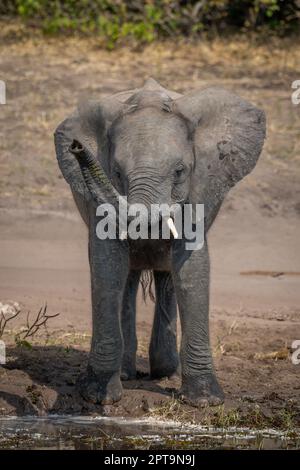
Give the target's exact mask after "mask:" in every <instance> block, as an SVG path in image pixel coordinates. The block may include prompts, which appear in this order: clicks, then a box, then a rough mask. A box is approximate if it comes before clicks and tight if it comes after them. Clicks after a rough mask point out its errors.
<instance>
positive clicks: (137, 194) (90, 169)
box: [69, 140, 177, 238]
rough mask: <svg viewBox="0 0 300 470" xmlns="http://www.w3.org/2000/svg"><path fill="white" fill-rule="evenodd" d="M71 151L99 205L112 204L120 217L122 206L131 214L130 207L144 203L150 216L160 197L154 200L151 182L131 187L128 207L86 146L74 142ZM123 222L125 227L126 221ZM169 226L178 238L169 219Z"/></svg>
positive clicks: (124, 234) (139, 183)
mask: <svg viewBox="0 0 300 470" xmlns="http://www.w3.org/2000/svg"><path fill="white" fill-rule="evenodd" d="M69 151H70V152H71V153H72V154H73V155H74V156H75V157H76V159H77V161H78V163H79V165H80V168H81V171H82V174H83V177H84V180H85V183H86V185H87V187H88V189H89V191H90V193H91V195H92V197H93V199H94V201H96V202H97V204H103V203H111V204H112V205H113V206H114V207H115V208H116V209H117V210H118V212H119V217H120V215H121V214H124V210H121V211H120V209H122V206H123V208H125V209H126V212H125V214H127V213H128V212H129V213H130V207H133V202H134V204H136V203H140V204H141V203H142V204H144V205H145V206H146V207H147V209H148V214H149V215H150V204H151V203H152V204H153V203H155V201H158V198H157V196H158V195H156V199H154V195H155V191H154V190H153V186H151V184H150V183H149V181H148V182H147V179H146V180H145V181H142V179H139V181H138V182H136V184H135V185H132V186H131V191H130V194H129V200H130V202H131V203H132V204H131V205H130V203H129V205H127V201H126V199H125V198H124V197H123V196H121V195H120V194H119V192H118V191H117V190H116V189H115V187H114V186H113V185H112V183H111V182H110V180H109V179H108V177H107V175H106V173H105V172H104V170H103V168H102V167H101V165H100V163H99V162H98V160H96V158H95V157H94V155H93V154H92V153H91V152H90V151H89V150H88V149H87V148H86V147H85V146H83V145H82V144H81V143H80V142H79V141H78V140H73V142H72V144H71V145H70V147H69ZM152 179H153V176H152ZM157 204H159V202H157ZM146 217H147V219H148V220H149V218H148V215H146ZM159 218H160V214H159V213H158V214H157V220H156V222H157V221H158V220H159ZM119 222H120V221H119ZM123 222H124V223H123V227H124V224H126V221H123ZM152 223H153V219H152ZM168 225H169V228H170V230H171V232H172V233H173V236H174V237H175V238H177V237H176V229H175V226H174V224H173V222H172V219H171V218H169V219H168ZM126 237H127V235H126V233H124V232H122V233H121V237H120V238H126Z"/></svg>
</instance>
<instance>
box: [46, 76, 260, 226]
mask: <svg viewBox="0 0 300 470" xmlns="http://www.w3.org/2000/svg"><path fill="white" fill-rule="evenodd" d="M264 138H265V115H264V113H263V111H261V110H259V109H258V108H256V107H255V106H253V105H251V104H250V103H248V102H247V101H245V100H243V99H241V98H239V97H238V96H237V95H235V94H233V93H231V92H228V91H225V90H223V89H220V88H216V87H212V88H206V89H202V90H199V91H194V92H192V93H189V94H187V95H185V96H182V95H179V94H177V93H174V92H170V91H168V90H166V89H165V88H163V87H161V86H160V85H159V84H158V83H157V82H155V81H154V80H153V79H149V80H148V81H147V82H146V84H145V85H144V87H143V88H141V89H139V90H133V91H129V92H125V93H121V94H118V95H114V96H112V97H109V98H106V99H104V100H102V101H100V102H99V103H88V104H84V105H81V106H79V109H78V112H77V113H76V114H74V115H73V116H71V117H69V118H68V119H66V120H65V121H64V122H63V123H62V124H61V125H60V126H59V127H58V128H57V130H56V133H55V144H56V152H57V157H58V162H59V165H60V168H61V170H62V173H63V175H64V177H65V179H66V180H67V181H68V183H69V184H70V185H71V187H72V189H73V191H75V192H77V193H80V194H81V195H82V196H83V197H84V198H85V199H87V200H94V201H96V202H97V203H100V202H107V201H108V202H114V201H116V199H117V198H118V197H119V196H120V195H121V196H123V195H126V196H127V197H128V203H129V204H132V203H143V204H145V205H146V206H150V204H162V203H165V204H169V205H171V204H174V203H179V204H183V203H185V202H189V203H192V204H197V203H202V204H204V206H205V214H206V215H205V217H206V228H208V227H209V226H210V225H211V223H212V221H213V219H214V217H215V216H216V214H217V212H218V210H219V208H220V206H221V203H222V201H223V199H224V197H225V195H226V193H227V192H228V191H229V189H230V188H231V187H232V186H234V185H235V183H237V182H238V181H239V180H241V179H242V178H243V177H244V176H245V175H247V174H248V173H249V172H250V171H251V170H252V169H253V168H254V166H255V164H256V162H257V159H258V157H259V154H260V152H261V150H262V146H263V142H264Z"/></svg>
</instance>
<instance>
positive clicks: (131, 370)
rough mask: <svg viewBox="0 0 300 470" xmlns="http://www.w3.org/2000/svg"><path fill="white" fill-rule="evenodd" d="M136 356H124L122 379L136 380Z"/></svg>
mask: <svg viewBox="0 0 300 470" xmlns="http://www.w3.org/2000/svg"><path fill="white" fill-rule="evenodd" d="M135 360H136V359H135V356H133V357H132V356H128V357H127V356H125V357H123V362H122V368H121V380H124V381H126V380H134V379H136V376H137V372H136V365H135Z"/></svg>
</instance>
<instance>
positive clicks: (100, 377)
mask: <svg viewBox="0 0 300 470" xmlns="http://www.w3.org/2000/svg"><path fill="white" fill-rule="evenodd" d="M77 387H78V391H79V393H80V395H81V396H82V397H83V398H84V399H85V400H87V401H90V402H92V403H99V404H101V405H112V404H113V403H115V402H117V401H119V400H120V399H121V396H122V384H121V380H120V373H119V371H117V372H107V371H105V372H97V373H96V372H95V371H94V370H93V369H92V368H91V367H90V366H88V368H87V371H86V372H85V373H84V374H82V375H81V376H80V377H79V379H78V381H77Z"/></svg>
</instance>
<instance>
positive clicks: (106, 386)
mask: <svg viewBox="0 0 300 470" xmlns="http://www.w3.org/2000/svg"><path fill="white" fill-rule="evenodd" d="M89 251H90V253H89V255H90V256H89V258H90V270H91V285H92V309H93V334H92V342H91V351H90V355H89V362H88V368H87V371H86V373H85V374H83V376H81V377H80V378H79V382H78V385H79V391H80V393H81V395H82V396H83V397H84V398H86V399H87V400H89V401H92V402H94V403H101V404H111V403H114V402H116V401H118V400H120V398H121V394H122V385H121V381H120V372H121V364H122V356H123V338H122V333H121V309H122V302H123V293H124V289H125V285H126V280H127V275H128V253H127V250H126V247H123V245H121V244H120V242H119V240H99V239H98V238H97V237H96V234H95V230H94V227H93V226H90V240H89Z"/></svg>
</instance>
